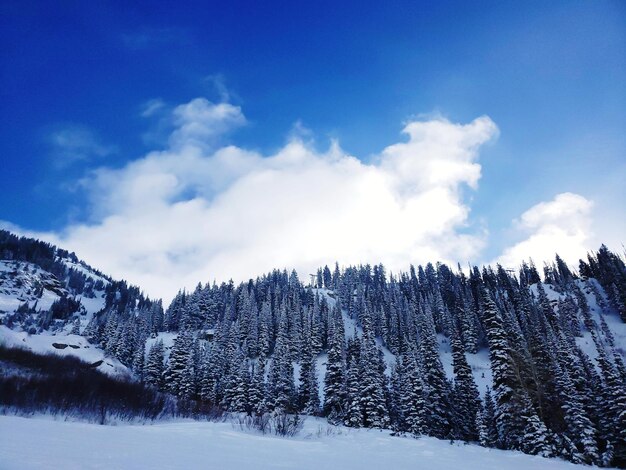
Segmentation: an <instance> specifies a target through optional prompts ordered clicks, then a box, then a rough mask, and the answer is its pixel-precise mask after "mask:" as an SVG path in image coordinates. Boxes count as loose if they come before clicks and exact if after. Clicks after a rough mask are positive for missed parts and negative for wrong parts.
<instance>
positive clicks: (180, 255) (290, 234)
mask: <svg viewBox="0 0 626 470" xmlns="http://www.w3.org/2000/svg"><path fill="white" fill-rule="evenodd" d="M173 119H174V121H175V123H176V125H177V127H176V129H175V130H174V131H173V133H172V134H171V136H170V139H169V148H167V149H165V150H163V151H158V152H157V151H155V152H151V153H149V154H147V155H146V156H144V157H143V158H140V159H138V160H135V161H132V162H130V163H128V164H127V165H126V166H125V167H123V168H121V169H111V168H101V169H98V170H96V171H95V172H93V173H92V174H91V175H89V177H87V178H85V179H84V180H83V181H82V185H83V187H84V188H85V189H86V191H87V192H88V194H89V198H90V207H91V212H92V219H91V221H90V222H89V223H83V224H77V225H70V226H68V227H66V229H65V230H63V231H62V232H61V233H57V234H38V235H39V236H41V237H44V238H47V239H48V240H50V241H52V242H54V243H57V244H59V245H60V246H63V247H66V248H67V249H70V250H74V251H76V253H77V254H78V255H79V256H80V257H82V258H84V259H85V260H86V261H88V262H89V263H91V264H93V265H94V266H97V267H98V268H99V269H101V270H103V271H105V272H107V273H110V274H112V275H113V276H116V277H124V278H126V279H128V280H130V281H131V282H133V283H136V284H138V285H140V286H141V287H142V288H144V289H145V290H146V292H147V293H148V294H150V295H151V296H154V297H163V298H165V299H166V300H168V299H170V298H171V297H172V296H173V295H174V294H175V292H176V291H177V290H178V289H179V288H180V287H184V286H186V287H187V288H192V287H193V286H195V285H196V284H197V282H198V281H202V282H206V281H209V280H212V279H217V280H218V281H221V280H228V279H229V278H231V277H232V278H234V279H235V280H245V279H247V278H249V277H254V276H256V275H259V274H262V273H264V272H267V271H268V270H270V269H273V268H283V267H286V268H295V269H297V270H298V272H299V273H300V274H301V275H306V274H308V273H309V272H312V270H314V269H315V268H317V267H318V266H320V265H323V264H330V263H333V262H334V261H335V260H338V261H339V262H340V263H342V264H352V263H361V262H363V263H365V262H370V263H378V262H383V263H385V265H387V266H388V267H389V268H390V269H391V270H393V271H396V272H397V271H398V270H400V269H402V270H406V269H407V268H408V266H409V264H410V263H419V262H426V261H436V260H442V261H456V260H468V259H475V258H476V257H477V255H478V253H479V252H480V250H481V249H482V247H483V244H484V236H483V234H482V233H476V232H474V233H462V232H464V231H467V230H468V216H469V211H470V209H469V207H468V205H467V204H466V203H465V202H464V201H463V199H462V196H461V191H460V189H461V187H462V186H464V185H467V186H469V187H471V188H476V186H477V183H478V180H479V178H480V170H481V168H480V165H479V164H478V162H477V160H478V150H479V147H480V146H481V145H482V144H484V143H485V142H487V141H489V140H490V139H492V138H493V137H494V136H496V135H497V132H498V130H497V127H496V125H495V124H494V123H493V122H492V121H491V120H490V119H489V118H488V117H480V118H478V119H476V120H474V121H472V122H471V123H469V124H466V125H462V124H454V123H451V122H449V121H447V120H445V119H442V118H437V119H432V120H429V121H414V122H410V123H408V124H407V125H406V127H405V128H404V133H405V134H406V136H407V137H408V138H407V140H406V141H404V142H401V143H397V144H395V145H391V146H389V147H387V148H386V149H385V150H384V151H383V152H382V153H381V154H380V155H379V156H378V157H377V158H375V159H374V160H373V163H371V164H366V163H364V162H362V161H361V160H359V159H357V158H355V157H353V156H350V155H348V154H346V153H345V152H344V151H343V150H342V149H341V148H340V147H339V145H338V143H336V142H333V143H332V144H331V146H330V148H329V149H328V151H326V152H322V153H320V152H317V151H316V150H314V148H313V147H312V146H311V145H309V144H308V143H306V142H305V141H303V140H302V137H301V136H300V134H299V133H297V132H296V133H293V134H292V136H291V137H290V138H289V141H288V142H287V143H286V144H285V146H284V147H283V148H281V149H280V150H279V151H278V152H277V153H275V154H273V155H267V156H264V155H260V154H258V153H256V152H250V151H246V150H244V149H241V148H239V147H235V146H227V147H221V148H215V146H216V142H218V141H219V137H220V136H221V135H222V134H223V133H225V132H228V131H229V130H230V129H232V128H234V127H237V126H240V125H242V124H243V123H245V118H244V116H243V114H242V113H241V110H240V109H239V108H237V107H235V106H232V105H230V104H227V103H220V104H212V103H210V102H208V101H207V100H205V99H201V98H199V99H195V100H192V101H191V102H189V103H187V104H183V105H180V106H178V107H177V108H175V110H174V111H173Z"/></svg>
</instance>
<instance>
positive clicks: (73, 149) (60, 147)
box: [48, 124, 116, 168]
mask: <svg viewBox="0 0 626 470" xmlns="http://www.w3.org/2000/svg"><path fill="white" fill-rule="evenodd" d="M48 141H49V144H50V146H51V147H52V157H53V158H54V163H55V165H56V166H57V167H61V168H62V167H65V166H68V165H71V164H73V163H76V162H79V161H88V160H92V159H94V158H101V157H105V156H107V155H110V154H112V153H115V152H116V148H115V147H113V146H109V145H104V144H102V143H101V142H100V140H99V139H98V137H97V136H96V135H95V134H94V133H93V132H92V131H91V130H89V129H88V128H86V127H84V126H79V125H75V124H70V125H64V126H62V127H59V128H57V129H56V130H54V131H52V132H51V133H50V134H49V136H48Z"/></svg>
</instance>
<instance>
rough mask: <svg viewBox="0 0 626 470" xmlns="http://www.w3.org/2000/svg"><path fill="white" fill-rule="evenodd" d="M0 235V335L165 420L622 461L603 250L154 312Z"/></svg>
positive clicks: (616, 357) (622, 311)
mask: <svg viewBox="0 0 626 470" xmlns="http://www.w3.org/2000/svg"><path fill="white" fill-rule="evenodd" d="M2 235H3V238H4V242H3V244H0V248H1V249H0V253H2V254H3V256H5V257H6V258H8V259H7V260H3V261H2V266H4V268H3V269H4V270H3V271H2V273H1V275H0V295H1V296H2V297H1V298H0V300H1V303H0V305H1V306H0V310H3V311H2V312H0V341H2V342H3V344H5V345H7V346H11V347H15V346H20V347H26V348H28V349H30V350H32V351H33V352H37V353H40V354H42V353H48V352H52V353H54V354H59V355H66V354H69V355H73V356H78V357H79V358H81V359H82V360H85V361H87V362H88V363H91V364H93V363H97V364H98V368H99V370H101V371H103V372H107V373H109V374H113V375H116V376H120V377H126V378H127V379H129V380H133V381H137V382H141V383H142V384H143V385H145V386H147V387H151V388H153V389H156V390H159V391H161V392H163V393H165V394H169V395H170V397H171V398H172V400H179V402H178V403H179V404H178V405H177V406H175V407H174V408H173V409H172V411H171V412H170V413H173V414H177V413H179V414H180V413H182V414H184V415H185V416H196V417H200V416H207V415H211V416H219V415H221V414H222V413H224V412H228V413H246V414H248V415H250V416H257V417H263V416H270V415H271V416H273V415H276V414H278V415H280V414H281V413H287V414H289V415H294V414H305V415H309V416H320V417H323V418H326V420H327V421H328V422H329V423H331V424H334V425H342V426H347V427H349V428H351V429H362V428H375V429H384V430H392V431H393V432H394V433H396V434H399V435H402V436H414V437H423V436H431V437H434V438H438V439H442V440H445V441H454V442H457V441H459V442H472V443H478V444H480V445H482V446H484V447H491V448H498V449H507V450H517V451H522V452H524V453H527V454H534V455H541V456H545V457H559V458H562V459H566V460H570V461H572V462H575V463H588V464H597V465H604V466H609V465H617V466H624V465H626V389H625V386H626V385H625V384H626V367H625V366H624V361H625V359H626V323H625V320H626V266H625V265H624V260H623V259H622V258H621V257H620V256H619V255H616V254H614V253H612V252H610V251H609V250H608V249H607V248H606V247H604V246H602V247H601V248H600V250H599V251H598V252H596V253H593V254H589V256H588V258H587V259H586V260H581V261H580V263H579V265H578V269H577V270H575V269H572V268H571V267H569V266H567V265H566V264H565V263H564V262H563V261H562V260H561V259H560V258H559V257H558V255H557V256H556V258H555V262H554V263H553V264H551V265H546V266H544V268H543V273H542V275H540V274H539V271H538V270H537V268H536V267H535V266H534V265H533V264H532V263H530V264H523V265H522V266H521V267H520V269H519V271H517V272H514V271H511V270H505V269H503V268H502V267H501V266H495V267H490V266H485V267H483V268H482V269H479V268H478V267H474V268H472V269H471V270H469V271H468V272H463V271H461V270H460V269H458V270H453V269H451V268H450V267H448V266H446V265H444V264H440V263H437V264H436V265H433V264H430V263H429V264H427V265H426V266H417V267H413V266H409V271H408V272H406V273H396V274H391V273H388V272H387V271H386V269H385V267H384V266H382V265H377V266H369V265H365V266H348V267H343V268H340V267H339V265H336V266H335V268H334V270H332V271H331V269H329V268H328V267H324V268H321V269H320V270H319V271H318V273H317V275H316V276H314V277H313V279H312V281H311V282H310V283H304V282H302V281H301V280H300V279H299V278H298V275H297V273H295V272H291V273H288V272H287V271H285V270H283V271H279V270H276V271H273V272H271V273H268V274H266V275H263V276H260V277H257V278H256V279H251V280H250V281H249V282H246V283H241V284H240V285H235V284H234V283H232V282H229V283H222V284H220V285H217V284H215V283H214V284H208V283H207V284H198V286H197V288H196V289H195V290H194V291H192V292H186V291H180V292H179V294H178V295H177V296H176V297H175V298H174V299H173V301H172V303H171V304H170V305H169V306H168V308H167V309H166V310H165V311H164V310H163V308H162V306H161V303H160V301H153V300H150V299H148V298H146V297H145V296H143V295H142V294H141V291H140V290H139V288H137V287H134V286H129V285H128V284H127V283H126V282H125V281H115V280H113V279H110V278H108V277H107V276H105V275H103V274H101V273H99V272H98V271H96V270H95V269H93V268H91V267H89V266H87V265H86V264H84V263H81V262H80V261H79V260H78V259H77V257H76V256H75V255H73V254H70V253H68V252H66V251H64V250H61V249H58V248H56V247H51V246H49V245H46V244H43V243H42V242H38V241H36V240H29V239H18V238H17V237H15V236H12V235H11V234H8V233H6V232H4V233H3V234H2ZM0 238H1V237H0ZM35 409H38V408H37V407H35ZM13 411H15V410H13ZM111 419H113V420H115V417H114V416H113V417H111ZM364 435H370V434H364ZM433 442H434V441H433ZM472 448H474V447H472Z"/></svg>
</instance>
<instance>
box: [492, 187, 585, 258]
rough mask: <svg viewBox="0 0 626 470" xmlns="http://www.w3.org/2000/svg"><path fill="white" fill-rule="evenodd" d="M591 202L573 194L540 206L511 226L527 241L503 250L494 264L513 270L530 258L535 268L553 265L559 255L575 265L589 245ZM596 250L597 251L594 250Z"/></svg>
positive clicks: (556, 198)
mask: <svg viewBox="0 0 626 470" xmlns="http://www.w3.org/2000/svg"><path fill="white" fill-rule="evenodd" d="M592 207H593V203H592V201H590V200H588V199H586V198H584V197H583V196H581V195H578V194H574V193H561V194H558V195H557V196H555V198H554V199H553V200H551V201H548V202H541V203H539V204H537V205H535V206H533V207H531V208H530V209H528V210H527V211H526V212H524V213H523V214H522V216H521V217H520V218H519V220H517V221H515V222H514V225H515V227H516V229H517V230H518V231H520V232H521V233H524V234H526V235H527V238H525V239H524V240H522V241H520V242H519V243H517V244H515V245H513V246H511V247H509V248H507V249H505V250H504V252H503V253H502V255H501V256H500V257H499V258H498V259H497V260H496V262H498V263H500V264H501V265H503V266H506V267H516V266H519V265H520V264H521V262H522V261H523V260H528V259H529V258H532V259H533V261H534V262H535V264H537V266H541V265H542V264H543V263H544V262H552V261H554V256H555V253H558V254H559V256H560V257H561V258H563V260H565V261H566V262H568V263H570V264H573V265H574V266H576V265H577V261H578V260H579V259H580V258H584V257H585V255H586V253H587V251H588V250H589V248H590V245H591V243H592V239H593V238H594V237H593V233H592V231H591V227H592V217H591V209H592ZM596 248H597V247H596Z"/></svg>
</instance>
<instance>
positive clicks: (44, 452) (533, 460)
mask: <svg viewBox="0 0 626 470" xmlns="http://www.w3.org/2000/svg"><path fill="white" fill-rule="evenodd" d="M33 442H36V443H37V445H33ZM0 467H1V468H2V469H4V470H14V469H20V470H28V469H41V468H62V469H64V470H72V469H103V468H116V469H143V468H150V469H153V470H158V469H172V468H184V469H188V470H192V469H196V468H197V469H207V468H208V469H211V468H214V469H220V470H229V469H247V468H254V469H257V470H263V469H278V468H281V469H301V470H306V469H312V470H324V469H329V470H335V469H345V470H350V469H359V470H365V469H381V468H386V469H394V470H402V469H420V468H423V469H429V470H441V469H454V470H457V469H465V470H473V469H477V470H478V469H480V470H500V469H507V470H526V469H534V470H542V469H545V470H565V469H575V468H580V466H575V465H573V464H569V463H566V462H563V461H560V460H556V459H544V458H541V457H533V456H529V455H525V454H521V453H519V452H512V451H500V450H494V449H485V448H483V447H478V446H475V445H463V444H452V445H451V444H449V443H448V442H447V441H442V440H438V439H434V438H430V437H423V438H420V439H413V438H401V437H393V436H390V435H389V433H388V432H384V431H378V430H367V429H350V428H345V427H334V426H329V425H328V424H326V423H325V422H324V421H323V420H318V419H313V418H308V419H307V421H306V422H305V425H304V429H303V430H302V431H301V432H300V434H299V435H298V436H297V437H294V438H279V437H274V436H263V435H259V434H252V433H247V432H243V431H240V430H237V429H235V428H234V426H233V425H232V424H230V423H228V422H226V423H210V422H166V423H160V424H155V425H143V426H142V425H117V426H98V425H94V424H85V423H76V422H59V421H53V420H50V419H41V418H21V417H15V416H0Z"/></svg>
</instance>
